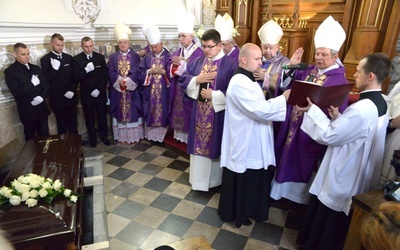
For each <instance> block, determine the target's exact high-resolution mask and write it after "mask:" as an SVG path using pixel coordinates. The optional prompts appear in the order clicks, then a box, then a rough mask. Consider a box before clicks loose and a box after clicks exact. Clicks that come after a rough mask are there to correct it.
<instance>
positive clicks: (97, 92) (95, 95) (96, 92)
mask: <svg viewBox="0 0 400 250" xmlns="http://www.w3.org/2000/svg"><path fill="white" fill-rule="evenodd" d="M99 94H100V91H99V90H98V89H95V90H93V91H92V93H90V95H91V96H93V97H94V98H96V97H98V96H99Z"/></svg>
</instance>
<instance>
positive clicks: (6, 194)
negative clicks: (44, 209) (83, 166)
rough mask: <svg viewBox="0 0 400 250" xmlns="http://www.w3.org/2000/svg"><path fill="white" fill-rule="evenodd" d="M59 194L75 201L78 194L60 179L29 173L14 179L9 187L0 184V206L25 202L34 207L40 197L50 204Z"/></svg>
mask: <svg viewBox="0 0 400 250" xmlns="http://www.w3.org/2000/svg"><path fill="white" fill-rule="evenodd" d="M60 196H61V197H65V198H69V200H70V201H72V202H74V203H76V201H77V200H78V196H79V194H77V193H75V192H72V190H71V189H68V188H66V187H65V186H64V185H63V184H62V183H61V181H60V180H55V181H53V180H52V179H50V178H45V177H43V176H40V175H37V174H32V173H30V174H26V175H21V176H20V177H18V179H14V180H13V181H12V182H11V187H7V186H2V187H1V188H0V207H1V206H2V205H4V204H5V203H7V202H9V203H10V204H11V205H13V206H18V205H19V204H21V202H25V205H27V206H28V207H34V206H36V205H37V203H38V201H39V199H40V198H42V199H43V200H44V201H45V202H47V203H48V204H50V203H51V202H52V201H53V200H54V199H55V198H57V197H60Z"/></svg>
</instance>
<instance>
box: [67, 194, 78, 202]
mask: <svg viewBox="0 0 400 250" xmlns="http://www.w3.org/2000/svg"><path fill="white" fill-rule="evenodd" d="M69 200H70V201H72V202H74V203H76V201H77V200H78V196H76V195H71V196H70V197H69Z"/></svg>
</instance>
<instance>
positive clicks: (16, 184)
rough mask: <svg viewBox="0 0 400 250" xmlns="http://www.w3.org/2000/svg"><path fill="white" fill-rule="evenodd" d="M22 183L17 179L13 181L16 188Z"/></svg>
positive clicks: (12, 183) (12, 184)
mask: <svg viewBox="0 0 400 250" xmlns="http://www.w3.org/2000/svg"><path fill="white" fill-rule="evenodd" d="M18 179H19V178H18ZM20 184H21V183H20V182H19V181H18V180H15V179H14V180H13V181H12V182H11V186H12V187H14V188H15V187H17V186H18V185H20Z"/></svg>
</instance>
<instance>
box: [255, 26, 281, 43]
mask: <svg viewBox="0 0 400 250" xmlns="http://www.w3.org/2000/svg"><path fill="white" fill-rule="evenodd" d="M257 34H258V37H259V38H260V40H261V44H278V43H279V41H280V40H281V38H282V36H283V31H282V28H281V26H279V24H277V23H276V22H275V21H273V20H269V21H268V22H266V23H264V25H263V26H261V28H260V29H259V30H258V33H257Z"/></svg>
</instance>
